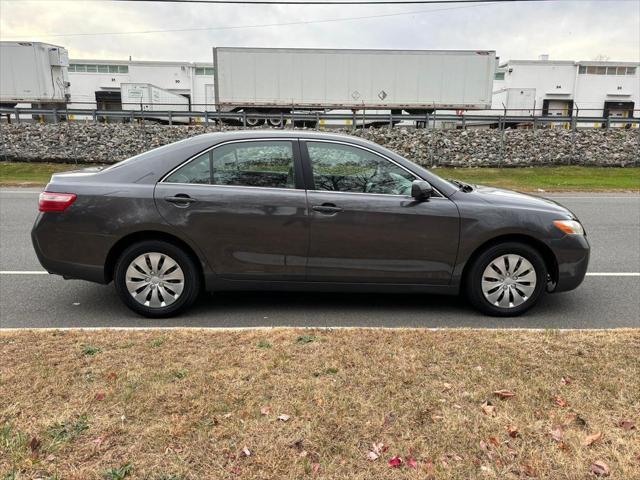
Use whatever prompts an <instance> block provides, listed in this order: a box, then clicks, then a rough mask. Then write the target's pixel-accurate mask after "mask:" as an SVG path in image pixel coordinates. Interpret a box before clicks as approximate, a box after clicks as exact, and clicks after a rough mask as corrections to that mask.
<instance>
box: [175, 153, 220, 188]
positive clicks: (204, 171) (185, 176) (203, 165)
mask: <svg viewBox="0 0 640 480" xmlns="http://www.w3.org/2000/svg"><path fill="white" fill-rule="evenodd" d="M165 182H169V183H198V184H209V183H211V152H207V153H203V154H202V155H200V156H198V157H196V158H194V159H193V160H191V161H190V162H189V163H187V164H186V165H184V166H182V167H180V168H179V169H178V170H176V171H175V172H173V173H172V174H171V175H169V176H168V177H167V178H166V179H165Z"/></svg>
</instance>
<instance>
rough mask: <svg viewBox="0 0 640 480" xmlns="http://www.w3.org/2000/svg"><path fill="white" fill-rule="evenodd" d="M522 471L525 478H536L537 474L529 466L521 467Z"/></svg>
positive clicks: (526, 464)
mask: <svg viewBox="0 0 640 480" xmlns="http://www.w3.org/2000/svg"><path fill="white" fill-rule="evenodd" d="M522 470H524V474H525V475H526V476H527V477H537V476H538V474H537V473H536V471H535V469H534V468H533V467H532V466H531V465H529V464H528V463H525V464H523V465H522Z"/></svg>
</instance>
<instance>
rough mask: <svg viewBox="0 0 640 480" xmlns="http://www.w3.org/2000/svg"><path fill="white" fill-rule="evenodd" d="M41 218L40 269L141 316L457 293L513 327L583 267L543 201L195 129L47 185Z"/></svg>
mask: <svg viewBox="0 0 640 480" xmlns="http://www.w3.org/2000/svg"><path fill="white" fill-rule="evenodd" d="M40 212H41V213H40V214H39V216H38V218H37V220H36V223H35V226H34V227H33V231H32V239H33V245H34V247H35V250H36V252H37V255H38V258H39V260H40V262H41V263H42V265H43V266H44V268H45V269H47V270H48V271H49V272H50V273H54V274H58V275H62V276H63V277H65V278H76V279H84V280H89V281H93V282H99V283H104V284H106V283H109V282H111V281H113V282H114V284H115V288H116V290H117V292H118V294H119V295H120V297H121V299H122V301H123V302H124V303H125V304H126V305H127V306H129V307H130V308H131V309H132V310H134V311H135V312H138V313H140V314H142V315H146V316H148V317H168V316H172V315H176V314H178V313H179V312H182V311H184V310H185V309H187V308H188V307H189V306H190V305H191V304H192V303H193V302H194V300H195V299H196V298H197V296H198V294H199V293H200V292H201V291H202V290H203V289H206V290H209V291H214V292H215V291H224V290H291V291H296V290H297V291H300V290H307V291H308V290H312V291H327V290H329V291H379V292H414V293H419V292H427V293H442V294H458V293H460V292H463V293H464V294H466V296H467V297H468V299H469V300H470V302H471V303H472V304H473V305H474V306H475V307H476V308H478V309H479V310H480V311H482V312H484V313H486V314H489V315H498V316H512V315H518V314H521V313H523V312H525V311H526V310H528V309H529V308H530V307H532V306H533V305H534V304H535V303H536V301H537V300H538V298H539V297H540V295H542V294H543V293H544V292H545V291H546V292H562V291H567V290H571V289H574V288H576V287H577V286H578V285H580V283H581V282H582V280H583V278H584V276H585V273H586V271H587V264H588V261H589V244H588V242H587V239H586V236H585V233H584V230H583V228H582V225H581V224H580V222H579V221H578V219H577V218H576V217H575V216H574V215H573V214H572V213H571V212H570V211H569V210H567V209H566V208H564V207H562V206H560V205H558V204H556V203H554V202H551V201H549V200H544V199H541V198H536V197H532V196H528V195H523V194H520V193H516V192H511V191H507V190H500V189H495V188H489V187H482V186H475V185H468V184H465V183H463V182H458V181H455V180H449V181H448V180H444V179H442V178H440V177H438V176H437V175H434V174H433V173H431V172H429V171H427V170H425V169H423V168H422V167H420V166H418V165H416V164H414V163H412V162H410V161H408V160H406V159H404V158H402V157H400V156H398V155H397V154H395V153H394V152H392V151H390V150H387V149H385V148H383V147H381V146H379V145H376V144H374V143H371V142H367V141H364V140H361V139H358V138H353V137H348V136H342V135H330V134H322V133H311V132H305V131H291V132H287V131H255V130H254V131H236V132H225V133H211V134H205V135H200V136H196V137H193V138H189V139H186V140H182V141H180V142H176V143H173V144H171V145H166V146H163V147H160V148H157V149H155V150H151V151H149V152H146V153H143V154H141V155H138V156H135V157H132V158H130V159H128V160H125V161H123V162H120V163H117V164H115V165H113V166H110V167H108V168H100V167H98V168H89V169H85V170H80V171H75V172H68V173H63V174H56V175H54V176H53V177H52V178H51V181H50V183H49V184H48V185H47V187H46V190H45V191H44V192H43V193H42V194H41V195H40Z"/></svg>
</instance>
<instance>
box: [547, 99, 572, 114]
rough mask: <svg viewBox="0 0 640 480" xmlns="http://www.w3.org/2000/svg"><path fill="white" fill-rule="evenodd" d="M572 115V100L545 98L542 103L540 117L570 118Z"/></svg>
mask: <svg viewBox="0 0 640 480" xmlns="http://www.w3.org/2000/svg"><path fill="white" fill-rule="evenodd" d="M572 113H573V100H560V99H549V98H545V99H544V100H543V101H542V115H544V116H550V117H570V116H571V115H572Z"/></svg>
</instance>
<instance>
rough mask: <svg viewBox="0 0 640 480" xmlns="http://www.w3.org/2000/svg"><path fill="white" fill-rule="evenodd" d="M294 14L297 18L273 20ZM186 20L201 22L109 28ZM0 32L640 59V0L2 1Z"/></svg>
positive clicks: (82, 41)
mask: <svg viewBox="0 0 640 480" xmlns="http://www.w3.org/2000/svg"><path fill="white" fill-rule="evenodd" d="M406 12H410V13H406ZM372 16H377V18H366V19H364V18H360V19H354V17H372ZM348 19H350V20H348ZM323 20H324V21H323ZM339 20H340V21H339ZM319 21H320V22H319ZM292 22H298V24H295V25H279V26H273V25H272V24H278V23H292ZM302 22H318V23H302ZM257 25H258V26H257ZM264 25H271V26H264ZM179 29H197V30H196V31H173V32H163V33H146V34H128V35H104V34H105V33H114V32H141V31H149V30H179ZM87 33H89V34H92V35H67V36H51V35H54V34H55V35H60V34H87ZM0 37H1V39H2V40H38V41H43V42H49V43H54V44H57V45H62V46H65V47H66V48H67V49H68V50H69V53H70V56H71V57H72V58H99V59H103V58H104V59H126V58H128V57H129V56H132V57H133V59H137V60H180V61H201V62H202V61H204V62H210V61H211V56H212V54H211V47H212V46H251V47H318V48H320V47H326V48H400V49H402V48H414V49H478V50H484V49H486V50H496V51H497V54H498V56H499V57H500V59H501V60H502V61H505V60H508V59H535V58H537V57H538V55H540V54H543V53H547V54H549V55H550V58H551V59H556V60H594V59H596V58H602V57H608V58H609V59H610V60H626V61H639V59H640V0H632V1H623V0H602V1H586V0H573V1H555V2H540V3H537V2H536V3H528V4H521V3H518V4H515V3H506V4H482V5H461V4H455V5H453V4H452V5H446V4H445V5H398V6H258V5H242V6H240V5H235V6H234V5H211V4H210V5H194V4H182V5H177V4H158V3H148V2H136V3H133V2H130V3H125V2H109V1H83V0H77V1H69V0H68V1H58V0H0Z"/></svg>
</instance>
